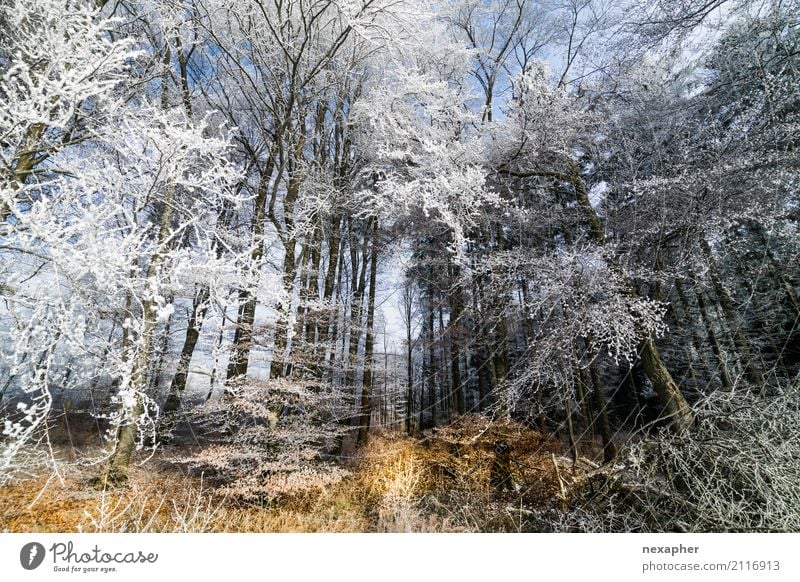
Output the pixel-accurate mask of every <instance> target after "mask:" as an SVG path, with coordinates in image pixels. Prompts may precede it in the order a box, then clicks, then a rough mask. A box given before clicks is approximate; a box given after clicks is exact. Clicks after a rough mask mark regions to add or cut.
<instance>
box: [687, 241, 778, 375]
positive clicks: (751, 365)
mask: <svg viewBox="0 0 800 582" xmlns="http://www.w3.org/2000/svg"><path fill="white" fill-rule="evenodd" d="M700 248H701V249H702V251H703V255H704V257H705V259H706V264H707V265H708V269H709V273H710V274H711V283H712V284H713V286H714V293H716V295H717V299H718V300H719V304H720V306H721V307H722V312H723V313H724V314H725V318H726V319H727V320H728V325H729V326H730V327H731V331H732V334H731V335H732V336H733V345H734V346H735V347H736V351H737V352H738V354H739V356H740V357H741V358H742V361H743V364H744V370H745V374H746V376H747V379H748V380H749V381H750V383H751V384H754V385H755V386H757V387H759V388H760V387H761V386H763V385H764V376H763V375H762V374H761V370H760V369H759V368H758V366H756V364H755V362H754V361H753V356H752V355H751V352H750V345H749V342H748V341H747V339H746V338H745V337H744V333H743V332H742V326H741V324H740V323H739V315H738V314H737V313H736V307H735V306H734V305H733V299H731V296H730V294H729V293H728V290H727V289H726V288H725V285H724V284H723V282H722V278H721V277H720V275H719V271H718V270H717V266H716V262H715V261H714V255H713V254H712V253H711V247H709V245H708V241H706V239H705V238H701V240H700Z"/></svg>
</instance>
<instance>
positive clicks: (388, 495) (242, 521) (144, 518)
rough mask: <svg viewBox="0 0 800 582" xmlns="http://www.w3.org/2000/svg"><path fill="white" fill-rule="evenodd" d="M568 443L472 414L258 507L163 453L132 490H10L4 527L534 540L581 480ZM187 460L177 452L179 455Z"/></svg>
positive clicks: (81, 477) (42, 484) (17, 486)
mask: <svg viewBox="0 0 800 582" xmlns="http://www.w3.org/2000/svg"><path fill="white" fill-rule="evenodd" d="M498 443H505V444H507V445H508V447H509V448H508V463H507V468H508V470H509V475H508V477H509V479H508V481H507V482H506V483H505V487H498V486H497V483H496V481H493V471H495V469H493V466H494V463H495V457H496V453H495V450H496V448H495V447H496V445H497V444H498ZM559 447H560V445H558V444H557V443H554V442H552V441H548V440H545V439H544V438H543V437H542V436H541V435H540V434H539V433H538V432H535V431H532V430H530V429H528V428H526V427H524V426H522V425H520V424H518V423H514V422H511V421H503V422H490V421H489V420H488V419H486V418H484V417H481V416H477V415H468V416H465V417H463V418H461V419H460V420H459V421H458V422H457V423H455V424H453V425H451V426H449V427H446V428H441V429H438V430H436V431H435V432H429V433H426V434H425V435H423V437H422V438H416V439H412V438H408V437H406V436H401V435H397V434H386V435H376V436H375V437H373V438H372V439H371V441H370V443H369V444H368V446H366V447H364V448H363V449H362V450H360V451H359V452H358V453H357V454H356V456H355V457H354V458H351V459H349V460H348V461H347V465H348V468H349V469H350V471H351V475H350V476H349V477H346V478H345V479H343V480H342V481H340V482H339V483H337V484H335V485H334V486H332V487H329V488H326V489H320V488H314V489H310V490H308V491H305V492H299V493H297V494H295V495H290V496H285V497H282V498H281V499H280V502H279V503H272V504H269V505H259V504H254V503H248V502H246V501H245V500H243V499H238V498H236V497H234V496H231V495H224V494H222V493H221V492H222V491H223V490H224V488H223V487H220V486H217V485H214V486H212V485H210V484H209V483H208V482H207V480H204V479H203V478H202V477H201V476H197V475H186V474H184V473H183V471H182V469H181V468H180V465H178V464H174V463H171V462H169V460H168V457H167V456H166V454H160V455H157V456H156V457H155V458H153V459H152V460H151V461H149V462H148V463H146V464H144V465H143V466H141V467H134V468H132V469H131V471H130V475H129V476H130V479H129V484H128V486H127V487H126V488H124V489H116V490H109V491H97V490H95V489H93V488H92V487H91V486H90V485H89V483H90V481H91V477H92V476H93V471H96V468H89V469H86V468H84V469H78V468H75V467H72V468H70V469H68V470H66V471H65V478H64V481H63V484H62V483H61V482H59V480H49V481H48V478H47V477H46V476H42V477H40V478H38V479H34V480H27V481H22V482H16V483H13V484H11V485H8V486H6V487H4V488H2V489H0V530H3V531H10V532H72V531H109V532H134V531H135V532H201V531H206V532H214V531H226V532H364V531H383V532H411V531H414V532H419V531H532V530H534V531H535V530H537V529H541V528H542V523H543V522H542V520H541V519H539V516H541V515H543V514H545V513H546V512H548V511H552V510H554V509H555V508H557V507H559V506H560V504H562V503H564V499H563V497H562V485H564V484H565V483H567V484H568V483H569V482H571V480H572V475H571V472H570V466H569V465H570V464H569V463H568V462H566V460H564V459H563V457H559V458H560V459H561V460H559V461H557V463H558V467H559V470H558V472H557V471H556V466H555V464H554V460H555V459H556V455H560V453H561V451H560V448H559ZM169 457H170V458H179V457H180V454H179V451H175V450H174V449H173V450H172V451H170V452H169Z"/></svg>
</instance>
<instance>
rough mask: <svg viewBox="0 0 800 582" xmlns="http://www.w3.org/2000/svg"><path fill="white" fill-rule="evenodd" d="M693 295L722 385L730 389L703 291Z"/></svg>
mask: <svg viewBox="0 0 800 582" xmlns="http://www.w3.org/2000/svg"><path fill="white" fill-rule="evenodd" d="M695 296H696V297H697V305H698V307H699V308H700V317H701V318H702V319H703V324H704V325H705V326H706V334H707V335H708V341H709V343H710V344H711V351H713V352H714V357H715V358H716V359H717V363H718V364H719V372H720V380H721V381H722V386H723V387H724V388H725V389H726V390H731V389H733V381H732V380H731V375H730V372H729V371H728V363H727V361H726V360H725V353H724V352H723V350H722V346H721V345H720V343H719V340H718V339H717V334H716V333H715V332H714V324H713V322H712V321H711V317H710V316H709V315H708V306H707V304H706V300H705V296H704V295H703V292H702V291H699V290H698V291H696V292H695Z"/></svg>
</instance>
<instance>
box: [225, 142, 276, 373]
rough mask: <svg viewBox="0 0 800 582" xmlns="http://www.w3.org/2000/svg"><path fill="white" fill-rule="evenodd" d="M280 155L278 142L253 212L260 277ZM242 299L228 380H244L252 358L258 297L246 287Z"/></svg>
mask: <svg viewBox="0 0 800 582" xmlns="http://www.w3.org/2000/svg"><path fill="white" fill-rule="evenodd" d="M276 155H277V145H273V149H272V151H271V152H270V156H269V158H268V159H267V163H266V165H265V167H264V169H263V171H262V172H261V176H260V178H259V184H258V191H257V193H256V200H255V212H254V213H253V221H252V223H251V231H252V233H253V239H252V240H253V249H252V251H251V252H250V265H251V268H252V269H253V271H254V273H255V275H256V278H259V277H260V275H261V266H262V263H263V258H264V232H265V227H266V224H265V221H266V217H267V194H268V192H269V181H270V178H272V173H273V171H274V169H275V156H276ZM239 301H240V304H241V307H240V309H239V316H238V318H237V322H236V330H235V331H234V337H233V346H232V349H231V356H230V361H229V363H228V371H227V374H226V381H227V382H228V383H233V382H236V381H241V380H243V379H244V378H245V377H246V376H247V368H248V365H249V362H250V348H251V345H252V341H253V324H254V322H255V317H256V302H257V297H256V296H255V294H254V293H253V292H252V291H251V290H250V289H242V290H240V291H239Z"/></svg>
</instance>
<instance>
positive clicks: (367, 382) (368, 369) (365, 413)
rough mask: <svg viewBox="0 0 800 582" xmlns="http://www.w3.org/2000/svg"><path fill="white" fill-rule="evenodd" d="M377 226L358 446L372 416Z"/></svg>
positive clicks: (373, 251) (364, 440) (371, 256)
mask: <svg viewBox="0 0 800 582" xmlns="http://www.w3.org/2000/svg"><path fill="white" fill-rule="evenodd" d="M377 228H378V227H377V224H376V225H375V226H374V227H373V235H372V252H371V253H370V259H369V260H370V268H369V298H368V300H367V301H368V304H367V331H366V334H367V337H366V342H365V345H364V377H363V382H362V386H361V421H360V423H359V427H358V444H359V445H363V444H366V442H367V439H368V438H369V424H370V415H371V414H372V402H371V396H372V383H373V370H372V368H373V365H374V362H373V361H372V360H373V352H374V350H375V333H374V327H375V285H376V279H377V272H378V241H377Z"/></svg>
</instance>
